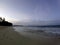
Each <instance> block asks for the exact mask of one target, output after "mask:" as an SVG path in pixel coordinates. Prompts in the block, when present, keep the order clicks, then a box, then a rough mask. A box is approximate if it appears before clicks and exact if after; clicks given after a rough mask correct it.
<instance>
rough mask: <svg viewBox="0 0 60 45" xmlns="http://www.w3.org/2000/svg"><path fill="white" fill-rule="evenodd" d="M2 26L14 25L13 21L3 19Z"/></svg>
mask: <svg viewBox="0 0 60 45" xmlns="http://www.w3.org/2000/svg"><path fill="white" fill-rule="evenodd" d="M0 26H12V23H10V22H7V21H2V22H0Z"/></svg>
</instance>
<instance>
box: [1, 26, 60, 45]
mask: <svg viewBox="0 0 60 45" xmlns="http://www.w3.org/2000/svg"><path fill="white" fill-rule="evenodd" d="M16 30H17V29H15V28H14V27H7V26H6V27H3V26H0V45H60V39H58V38H44V37H39V39H38V36H37V38H34V37H33V36H32V37H31V38H30V36H31V35H35V34H31V35H27V36H26V35H24V34H22V33H23V32H21V33H20V32H18V31H16ZM19 30H20V29H19Z"/></svg>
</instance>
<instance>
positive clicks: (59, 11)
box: [0, 0, 60, 22]
mask: <svg viewBox="0 0 60 45" xmlns="http://www.w3.org/2000/svg"><path fill="white" fill-rule="evenodd" d="M0 16H1V17H5V18H6V20H8V21H10V22H31V21H37V22H39V21H56V22H57V20H58V21H60V0H0Z"/></svg>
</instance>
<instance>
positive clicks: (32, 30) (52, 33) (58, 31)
mask: <svg viewBox="0 0 60 45" xmlns="http://www.w3.org/2000/svg"><path fill="white" fill-rule="evenodd" d="M14 28H15V31H17V32H19V33H21V34H23V35H28V36H29V35H30V36H31V35H33V36H34V35H35V36H37V35H38V36H40V37H41V36H42V37H60V28H56V27H14Z"/></svg>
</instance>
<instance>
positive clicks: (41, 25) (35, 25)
mask: <svg viewBox="0 0 60 45" xmlns="http://www.w3.org/2000/svg"><path fill="white" fill-rule="evenodd" d="M13 26H16V27H19V26H20V27H24V26H25V27H60V25H39V26H38V25H35V26H34V25H13Z"/></svg>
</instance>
